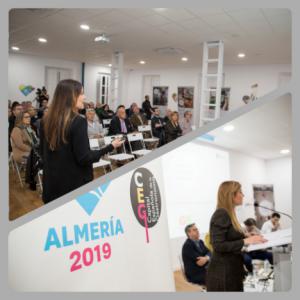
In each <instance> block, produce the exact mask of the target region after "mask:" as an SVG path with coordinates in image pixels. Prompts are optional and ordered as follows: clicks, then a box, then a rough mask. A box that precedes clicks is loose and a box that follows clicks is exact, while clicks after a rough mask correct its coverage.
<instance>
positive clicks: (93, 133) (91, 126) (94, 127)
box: [85, 108, 104, 139]
mask: <svg viewBox="0 0 300 300" xmlns="http://www.w3.org/2000/svg"><path fill="white" fill-rule="evenodd" d="M95 114H96V112H95V110H94V109H93V108H88V109H87V110H86V113H85V116H86V120H87V123H88V136H89V138H90V139H92V138H102V137H103V136H104V131H103V126H102V124H100V123H99V122H97V121H95Z"/></svg>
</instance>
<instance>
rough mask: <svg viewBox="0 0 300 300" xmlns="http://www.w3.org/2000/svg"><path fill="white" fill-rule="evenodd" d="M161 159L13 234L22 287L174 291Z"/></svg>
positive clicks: (12, 257) (13, 259)
mask: <svg viewBox="0 0 300 300" xmlns="http://www.w3.org/2000/svg"><path fill="white" fill-rule="evenodd" d="M162 184H163V182H162V174H161V169H160V163H159V161H157V160H156V161H154V162H151V163H149V164H146V165H145V166H144V167H143V168H138V169H136V170H135V171H133V172H129V173H127V174H125V175H123V176H121V177H119V178H117V179H115V180H114V181H112V182H107V183H105V184H103V185H101V186H98V187H97V188H95V189H94V190H92V191H90V192H88V193H85V194H83V195H80V196H79V197H77V198H76V199H74V200H72V201H70V202H68V203H67V204H64V205H62V206H61V207H59V208H56V209H54V210H52V211H50V212H49V213H46V214H45V215H43V216H41V217H39V218H37V219H35V220H33V221H31V222H29V223H27V224H25V225H23V226H21V227H18V228H16V229H15V230H13V231H12V232H10V235H9V282H10V285H11V287H12V288H13V289H16V290H18V291H174V290H175V288H174V282H173V273H172V268H171V262H170V249H169V235H168V228H167V216H166V209H165V203H164V196H163V195H164V191H163V186H162Z"/></svg>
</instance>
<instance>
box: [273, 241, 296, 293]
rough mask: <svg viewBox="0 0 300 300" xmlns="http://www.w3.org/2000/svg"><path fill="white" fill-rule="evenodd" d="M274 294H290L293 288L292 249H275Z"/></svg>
mask: <svg viewBox="0 0 300 300" xmlns="http://www.w3.org/2000/svg"><path fill="white" fill-rule="evenodd" d="M273 264H274V292H288V291H290V289H291V288H292V260H291V247H290V246H288V247H286V248H285V247H284V248H283V247H276V248H273Z"/></svg>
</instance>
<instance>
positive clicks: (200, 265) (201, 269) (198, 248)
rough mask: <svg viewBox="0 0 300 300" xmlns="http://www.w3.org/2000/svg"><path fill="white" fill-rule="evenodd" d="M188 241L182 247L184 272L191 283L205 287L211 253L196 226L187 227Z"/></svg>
mask: <svg viewBox="0 0 300 300" xmlns="http://www.w3.org/2000/svg"><path fill="white" fill-rule="evenodd" d="M185 233H186V235H187V240H186V241H185V243H184V245H183V247H182V259H183V264H184V272H185V275H186V278H187V279H188V281H189V282H192V283H196V284H201V285H205V277H206V269H207V266H208V262H209V260H210V252H209V250H208V249H207V248H206V246H205V244H204V242H203V241H202V240H201V239H200V234H199V230H198V228H197V227H196V225H195V224H190V225H187V226H186V227H185Z"/></svg>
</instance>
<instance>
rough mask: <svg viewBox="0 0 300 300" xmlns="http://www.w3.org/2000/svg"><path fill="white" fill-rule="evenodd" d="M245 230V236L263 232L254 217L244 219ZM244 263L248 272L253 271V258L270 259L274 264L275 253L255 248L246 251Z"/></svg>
mask: <svg viewBox="0 0 300 300" xmlns="http://www.w3.org/2000/svg"><path fill="white" fill-rule="evenodd" d="M244 225H245V227H244V232H245V236H246V237H249V236H251V235H257V234H261V232H260V230H259V229H258V228H257V226H256V221H255V220H254V219H253V218H248V219H247V220H246V221H244ZM243 257H244V265H245V267H246V269H247V270H248V272H250V273H252V272H253V265H252V260H253V259H258V260H263V261H264V260H268V261H269V263H270V264H271V265H273V254H272V252H269V251H268V250H255V251H250V252H244V253H243Z"/></svg>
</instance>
